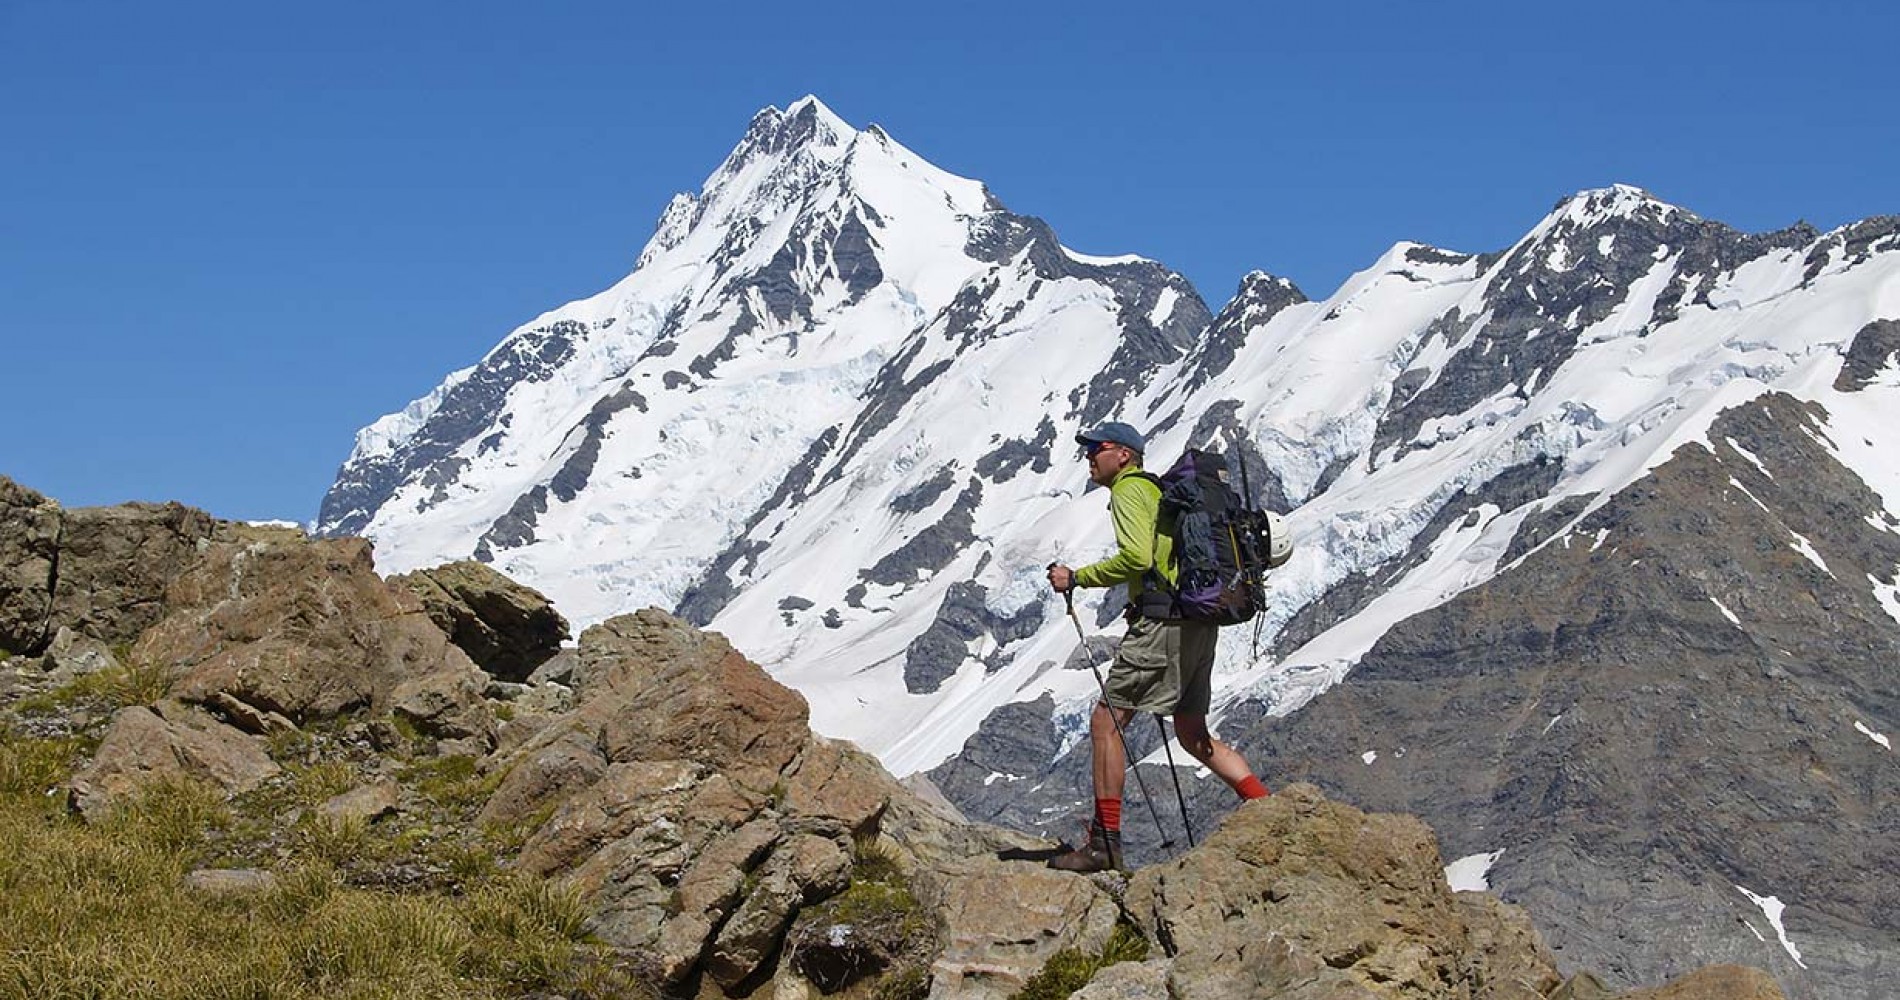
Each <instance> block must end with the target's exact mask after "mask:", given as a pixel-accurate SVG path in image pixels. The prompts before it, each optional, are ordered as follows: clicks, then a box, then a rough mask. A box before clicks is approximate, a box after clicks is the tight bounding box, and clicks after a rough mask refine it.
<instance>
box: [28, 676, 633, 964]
mask: <svg viewBox="0 0 1900 1000" xmlns="http://www.w3.org/2000/svg"><path fill="white" fill-rule="evenodd" d="M128 689H129V688H128ZM122 690H124V689H122ZM86 697H92V695H91V694H88V695H86ZM282 742H283V743H284V745H285V748H286V749H289V745H290V744H292V743H296V744H297V750H298V751H299V753H300V754H303V755H305V759H304V760H303V761H301V762H299V763H296V764H293V765H290V766H287V768H286V771H285V773H284V774H282V775H279V776H278V778H276V779H274V780H273V782H272V783H270V784H269V785H267V786H266V787H265V788H261V789H259V790H257V791H256V792H253V793H251V794H250V795H247V796H244V797H240V798H239V799H237V800H235V801H231V802H227V801H225V800H223V799H222V798H221V797H220V796H218V795H216V794H215V793H213V792H211V791H209V790H207V789H205V788H204V787H202V786H199V785H195V784H189V783H182V784H172V785H165V786H161V787H157V788H153V789H151V790H149V791H148V792H147V793H146V794H145V795H144V796H142V797H140V798H139V799H138V800H137V801H134V802H131V803H128V804H126V805H124V806H123V807H121V808H119V809H117V810H115V811H114V813H113V814H112V815H111V816H110V817H108V818H107V819H106V820H104V821H102V822H100V823H97V824H90V825H89V824H84V823H81V822H79V821H78V820H76V819H74V818H72V817H71V816H69V815H68V814H67V812H66V810H65V808H64V801H63V799H64V797H63V796H61V795H57V794H55V795H49V794H48V789H53V788H57V787H58V785H59V784H61V783H62V782H64V781H66V780H67V779H68V778H69V777H70V775H71V771H72V768H73V766H74V763H75V761H76V759H78V757H79V756H80V755H81V754H82V753H83V752H84V750H85V748H86V746H87V744H86V742H85V741H84V740H83V739H82V738H79V737H72V736H68V737H62V738H58V739H43V738H35V737H31V736H27V735H24V734H22V733H20V732H18V731H16V730H15V729H14V728H13V727H11V726H10V725H9V724H8V723H7V722H6V721H5V720H4V719H0V1000H12V998H16V997H17V998H27V997H32V998H36V1000H39V998H52V1000H65V998H74V1000H77V998H105V997H130V996H137V997H154V998H174V997H176V998H184V997H193V998H199V997H233V998H237V997H258V998H263V997H270V998H288V1000H303V998H318V997H324V998H329V997H341V998H352V1000H357V998H360V1000H381V998H391V1000H393V998H397V997H416V996H428V997H454V998H470V1000H474V998H489V997H494V998H500V997H513V996H520V995H522V994H524V993H529V992H536V991H544V992H551V993H557V994H560V995H563V996H567V997H572V998H577V1000H578V998H606V997H639V996H650V995H651V993H650V991H648V990H646V989H644V988H643V987H641V986H640V985H639V984H638V983H636V982H635V981H634V980H633V979H631V978H630V977H629V976H628V975H627V974H626V973H624V972H623V971H621V970H619V969H618V968H616V967H615V965H614V964H613V962H612V961H611V958H610V956H609V954H608V952H607V951H606V949H604V948H603V947H601V946H599V945H598V944H596V943H594V942H592V941H590V940H589V939H588V937H587V935H586V933H585V931H584V929H583V928H584V918H585V910H584V908H583V906H582V904H581V900H580V898H579V897H578V895H577V894H576V893H575V892H574V891H572V890H569V889H566V888H564V887H562V886H559V885H557V884H554V883H550V882H548V881H546V880H542V879H537V878H531V877H527V876H523V875H520V874H518V873H512V872H508V871H507V870H506V868H505V863H504V859H503V858H499V857H497V856H496V853H495V852H494V851H493V850H492V849H491V848H489V847H488V846H487V845H486V843H485V842H484V841H482V840H481V839H480V838H479V836H477V835H474V834H472V833H467V832H466V831H467V830H468V824H466V823H465V822H464V821H465V820H466V819H467V818H468V815H467V810H468V809H470V808H472V807H469V806H468V802H469V801H470V796H471V795H472V793H473V789H472V788H471V785H475V784H480V783H484V782H488V781H491V780H494V779H489V778H486V777H484V776H480V775H477V774H475V772H474V768H473V767H472V764H469V763H462V764H454V763H447V762H437V761H428V762H422V763H418V764H416V765H414V766H413V767H412V768H410V769H408V770H406V771H405V772H404V773H405V775H406V776H408V777H412V778H413V779H414V780H415V781H416V782H417V783H418V784H419V785H426V786H428V788H429V789H431V791H432V792H433V794H434V796H435V797H434V798H429V797H426V796H425V804H423V805H420V806H418V808H417V809H416V810H415V812H416V813H418V814H419V815H416V816H415V817H414V819H413V820H410V819H409V818H408V817H409V811H408V810H407V809H406V810H405V814H404V817H402V818H401V821H398V820H390V821H385V822H377V823H369V822H365V821H363V820H360V819H356V820H343V821H331V820H327V819H322V818H319V817H317V816H316V815H315V814H314V812H313V809H312V806H313V805H314V804H316V803H320V802H322V801H324V800H325V799H327V798H328V797H330V796H332V795H334V794H335V793H336V792H338V791H341V790H346V789H347V788H349V787H353V786H354V785H355V784H357V783H359V782H360V781H361V780H362V778H363V777H364V775H363V774H362V773H361V769H360V768H359V767H358V766H357V762H352V761H350V760H349V759H348V758H347V756H346V755H345V754H344V752H343V751H342V750H340V749H338V748H337V747H335V746H332V745H329V744H328V742H327V738H325V737H322V736H319V737H315V738H306V739H304V740H299V741H291V740H284V741H282ZM450 804H454V805H455V806H457V807H458V809H459V810H460V811H457V810H456V809H450V808H447V806H448V805H450ZM432 810H436V811H432ZM394 862H402V863H403V864H406V865H409V866H411V867H418V868H423V869H427V870H437V869H439V870H440V871H441V873H442V875H441V878H439V879H423V880H421V881H419V882H418V881H410V882H403V883H401V885H402V889H401V891H393V890H392V889H391V888H388V885H389V884H391V883H393V882H396V881H397V880H395V879H392V878H389V877H388V876H387V870H388V869H389V868H390V866H391V865H392V863H394ZM232 866H244V867H251V868H256V869H266V870H269V871H270V872H271V873H272V874H273V875H274V884H270V885H265V886H260V887H258V888H255V889H251V890H242V891H224V892H214V891H208V890H204V889H194V888H191V887H189V886H188V885H187V884H186V882H185V876H186V874H187V873H189V872H191V871H193V870H196V869H199V868H205V867H232Z"/></svg>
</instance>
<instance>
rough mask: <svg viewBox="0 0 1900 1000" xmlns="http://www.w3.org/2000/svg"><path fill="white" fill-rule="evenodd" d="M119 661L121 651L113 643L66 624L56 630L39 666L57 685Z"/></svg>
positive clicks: (118, 664)
mask: <svg viewBox="0 0 1900 1000" xmlns="http://www.w3.org/2000/svg"><path fill="white" fill-rule="evenodd" d="M120 665H121V664H120V663H119V657H118V654H116V653H114V652H113V651H112V647H111V646H109V645H107V644H105V643H104V642H101V641H99V640H98V639H94V638H93V637H91V636H89V635H81V634H79V633H78V632H75V631H73V630H72V629H70V628H68V627H66V626H64V625H62V626H60V627H59V630H58V631H56V632H54V633H53V641H52V642H51V643H48V644H47V647H46V653H45V654H44V655H42V656H41V657H40V668H41V669H42V670H44V671H45V672H46V674H47V680H48V682H49V683H51V684H52V685H54V686H55V687H57V686H60V685H63V684H70V683H72V682H73V681H75V680H77V679H79V678H80V677H83V676H85V675H86V674H96V673H98V672H99V671H101V670H108V669H111V668H113V667H117V666H120Z"/></svg>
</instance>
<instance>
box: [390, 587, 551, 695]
mask: <svg viewBox="0 0 1900 1000" xmlns="http://www.w3.org/2000/svg"><path fill="white" fill-rule="evenodd" d="M389 582H390V583H393V584H396V585H398V586H401V587H403V588H405V589H407V590H408V591H410V592H411V593H413V594H415V595H416V597H417V598H419V599H420V600H421V601H422V607H423V610H425V611H427V612H428V614H429V620H431V621H433V622H435V624H436V626H437V627H438V628H440V629H441V630H442V631H443V632H446V633H448V636H449V640H450V641H451V642H453V643H455V645H457V646H458V647H460V648H461V650H462V652H464V653H467V654H468V658H469V659H471V660H474V661H475V665H476V666H478V667H481V668H482V669H483V670H486V671H487V672H488V673H489V674H490V675H492V676H494V677H498V678H500V679H502V680H505V681H517V682H518V681H523V680H526V679H527V678H528V676H529V675H530V674H532V673H534V671H535V668H537V667H539V666H541V664H543V663H546V662H547V661H548V660H549V659H551V658H552V657H553V656H554V655H555V654H556V653H559V652H560V651H561V643H562V642H564V641H566V639H567V632H568V625H567V619H565V618H563V617H561V615H560V612H558V611H555V610H554V604H553V602H552V601H549V600H548V599H547V598H546V597H543V596H541V594H539V593H537V592H535V591H533V590H530V589H529V588H527V587H524V586H522V585H520V584H518V583H516V582H514V581H513V580H510V579H508V578H507V577H505V576H503V575H501V574H500V573H498V572H496V571H495V570H493V569H490V568H489V567H488V566H486V565H484V564H482V563H479V562H474V561H471V560H464V561H462V562H453V563H448V564H446V565H442V566H437V567H435V568H433V569H424V570H417V571H416V572H414V573H405V574H403V575H401V576H395V577H391V578H390V580H389Z"/></svg>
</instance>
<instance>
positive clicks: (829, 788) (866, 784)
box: [784, 735, 900, 836]
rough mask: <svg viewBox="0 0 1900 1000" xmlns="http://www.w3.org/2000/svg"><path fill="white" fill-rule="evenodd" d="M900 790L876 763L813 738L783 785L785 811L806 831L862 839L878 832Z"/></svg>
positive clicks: (854, 751)
mask: <svg viewBox="0 0 1900 1000" xmlns="http://www.w3.org/2000/svg"><path fill="white" fill-rule="evenodd" d="M899 787H900V786H899V785H898V784H897V781H896V779H894V778H892V777H891V775H890V772H888V771H886V770H884V767H883V765H881V764H879V763H878V762H877V759H876V758H875V757H872V756H871V755H870V754H867V753H865V752H864V751H862V750H859V749H858V748H857V747H855V746H853V745H851V744H849V743H841V742H834V741H832V740H827V739H825V738H823V737H820V736H815V735H814V736H812V737H811V743H810V744H809V745H808V746H807V747H806V749H805V752H804V753H803V754H802V755H800V756H799V758H798V762H797V764H796V766H795V768H794V770H793V771H792V773H791V775H790V777H789V778H788V779H787V780H786V782H785V803H784V810H785V814H786V817H787V818H788V820H790V821H791V822H793V823H794V824H797V825H799V826H800V827H802V828H806V829H812V830H817V831H820V832H825V833H842V834H845V835H847V836H862V835H864V834H867V833H873V832H875V827H876V824H877V821H878V818H879V817H881V816H883V815H884V809H885V807H886V806H888V805H889V804H890V801H891V797H892V795H894V794H896V793H898V791H899Z"/></svg>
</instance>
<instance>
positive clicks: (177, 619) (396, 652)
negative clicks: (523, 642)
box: [132, 537, 494, 751]
mask: <svg viewBox="0 0 1900 1000" xmlns="http://www.w3.org/2000/svg"><path fill="white" fill-rule="evenodd" d="M166 600H167V603H168V605H170V607H171V609H172V610H171V611H170V613H169V614H167V615H166V617H165V619H164V620H163V621H161V622H159V623H158V624H156V625H154V626H153V627H152V628H150V629H149V630H147V631H146V632H145V634H144V635H143V636H141V637H140V639H139V641H138V642H137V644H136V645H134V647H133V650H132V655H133V658H134V659H136V660H139V661H140V662H143V663H147V664H152V665H156V666H159V667H162V668H164V669H165V670H167V671H171V672H173V673H175V674H176V675H177V676H178V680H177V681H176V683H174V685H173V687H172V694H173V695H175V696H176V697H178V698H180V699H183V700H185V701H188V702H193V703H197V704H203V705H207V706H214V707H215V706H217V705H218V704H220V702H221V701H223V700H224V699H227V698H228V699H233V700H235V701H238V702H241V703H243V704H244V705H248V706H250V707H252V708H254V709H256V710H258V711H262V712H272V713H276V714H278V715H281V716H283V717H285V718H288V719H290V720H291V721H292V722H294V723H296V724H297V725H299V726H301V725H304V724H306V723H309V722H313V721H318V720H322V719H330V718H336V717H338V716H340V715H342V714H344V713H346V712H352V711H357V710H369V711H373V712H381V711H388V710H395V711H396V712H398V713H400V714H402V715H403V716H405V717H406V718H408V719H409V721H410V722H411V723H412V724H414V725H415V726H416V727H417V728H418V729H419V730H421V731H422V732H423V733H425V734H427V735H431V736H437V737H440V738H443V739H472V740H475V741H477V742H478V743H479V744H480V749H481V750H484V751H485V750H486V749H487V746H489V745H492V741H493V729H494V722H493V718H492V715H491V713H490V710H489V708H488V706H487V703H486V702H485V701H484V700H483V699H482V691H483V689H484V687H485V681H486V678H485V677H484V676H483V675H482V673H481V671H480V670H479V669H477V668H476V666H475V665H474V664H473V663H471V662H469V659H468V657H467V656H466V655H464V654H463V653H462V651H461V650H460V649H457V648H456V647H455V646H453V645H452V644H450V643H449V641H448V637H447V636H446V635H444V634H443V633H442V631H441V630H440V629H438V628H436V627H435V625H434V624H433V623H432V622H430V621H429V618H428V616H427V615H425V614H423V613H422V607H421V603H420V602H419V601H418V600H417V599H416V598H415V597H414V596H413V595H411V594H409V593H407V592H406V591H401V590H398V589H397V588H393V587H390V586H388V585H387V584H385V583H384V582H383V580H382V578H381V577H379V576H377V575H376V571H375V568H374V566H373V565H372V564H371V561H370V548H369V543H368V542H366V541H364V540H362V539H356V538H347V539H333V540H322V541H310V540H306V539H303V538H301V537H299V538H297V539H295V540H293V541H286V542H272V541H256V542H251V543H248V544H221V545H215V546H213V547H212V548H211V549H210V550H209V551H208V552H207V553H206V554H205V556H204V558H202V559H201V560H200V561H199V562H198V563H197V564H196V565H194V566H192V567H191V568H190V569H189V570H187V571H186V572H185V573H183V574H182V575H180V576H179V577H178V578H177V579H176V580H174V581H173V583H172V585H171V587H170V588H169V589H168V591H167V593H166Z"/></svg>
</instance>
